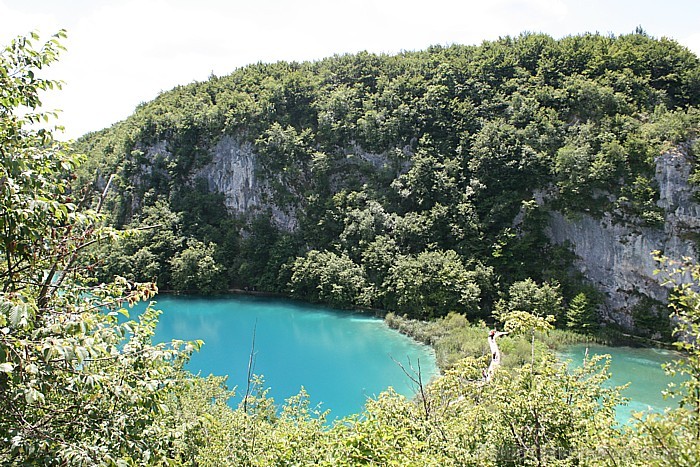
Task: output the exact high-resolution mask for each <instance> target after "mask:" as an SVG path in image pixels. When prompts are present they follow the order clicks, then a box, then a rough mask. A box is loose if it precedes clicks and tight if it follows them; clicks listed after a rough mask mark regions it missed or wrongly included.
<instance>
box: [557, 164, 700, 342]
mask: <svg viewBox="0 0 700 467" xmlns="http://www.w3.org/2000/svg"><path fill="white" fill-rule="evenodd" d="M691 170H692V161H691V160H690V158H689V157H688V156H687V155H686V154H684V153H683V152H681V151H669V152H666V153H665V154H663V155H661V156H659V157H658V158H657V160H656V181H657V183H658V186H659V193H660V199H659V201H658V206H659V207H660V208H662V209H663V211H664V218H665V222H664V226H663V228H652V227H643V226H639V225H634V224H632V223H626V222H621V221H619V220H618V219H616V218H614V217H613V216H612V215H610V214H606V215H604V216H603V217H602V218H594V217H592V216H589V215H586V214H580V215H578V216H576V217H575V218H567V217H565V216H564V215H562V214H561V213H558V212H553V213H551V217H550V222H549V226H548V229H547V234H548V236H549V238H550V240H551V241H552V242H553V243H556V244H569V245H570V246H571V248H572V250H573V252H574V253H575V254H576V256H577V257H578V260H577V263H576V265H577V267H578V268H579V270H580V271H581V272H582V273H583V274H584V275H585V277H586V278H588V280H590V281H591V282H592V283H593V284H594V285H596V286H597V288H598V289H599V290H600V291H602V292H603V293H604V294H605V296H606V302H605V304H604V305H603V309H602V312H603V315H604V317H606V318H607V319H609V320H612V321H615V322H617V323H618V324H620V325H622V326H623V327H626V328H630V329H631V328H633V327H634V323H633V320H632V316H631V314H630V311H631V309H632V308H633V307H634V306H635V305H636V304H637V303H638V302H639V300H640V299H641V298H642V297H643V296H646V297H649V298H652V299H654V300H658V301H661V302H663V301H665V300H666V298H667V293H668V291H667V289H666V288H665V287H664V286H662V285H661V279H660V278H659V277H658V276H656V275H654V270H655V269H657V267H658V265H657V264H656V263H655V262H654V260H653V258H652V254H651V252H652V251H654V250H659V251H661V252H662V253H663V254H665V255H666V256H667V257H669V258H675V259H680V258H682V257H691V258H695V259H696V260H697V255H698V253H697V248H698V245H697V243H696V242H697V240H698V234H699V233H700V204H698V202H697V201H696V200H695V198H694V193H695V192H696V191H697V188H694V187H692V186H690V185H689V184H688V176H689V174H690V172H691Z"/></svg>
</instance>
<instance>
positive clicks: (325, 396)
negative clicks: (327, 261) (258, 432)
mask: <svg viewBox="0 0 700 467" xmlns="http://www.w3.org/2000/svg"><path fill="white" fill-rule="evenodd" d="M157 301H158V304H157V308H158V309H160V310H163V314H162V315H161V317H160V321H159V323H158V327H157V329H156V336H155V338H154V341H155V342H164V341H169V340H171V339H184V340H194V339H202V340H203V341H204V346H203V347H202V350H201V351H199V352H198V353H195V354H194V356H193V357H192V360H191V361H190V363H189V365H188V369H189V370H190V371H192V372H194V373H197V372H201V374H202V375H203V376H206V375H209V374H214V375H228V376H229V379H228V385H229V387H230V388H233V387H234V386H238V390H237V391H236V392H237V394H241V393H243V392H245V382H246V376H247V370H248V360H249V357H250V351H251V346H252V341H253V334H254V333H255V368H254V373H255V374H259V375H263V376H264V378H265V386H266V387H269V388H270V393H269V394H268V395H269V396H271V397H274V399H275V401H276V402H278V403H279V402H282V401H283V400H284V399H286V398H288V397H290V396H293V395H295V394H297V393H298V392H299V390H300V388H301V387H302V386H303V387H304V388H305V389H306V391H307V392H308V393H309V395H310V396H311V402H312V404H316V403H319V402H322V403H323V404H322V406H321V408H322V409H324V410H325V409H330V410H331V414H330V419H333V418H335V417H343V416H346V415H349V414H353V413H358V412H360V411H361V410H362V407H363V406H364V403H365V401H366V399H367V397H374V396H376V395H378V394H379V393H380V392H382V391H384V390H385V389H387V388H388V387H389V386H392V387H393V388H394V389H395V390H396V391H397V392H398V393H400V394H404V395H406V396H408V397H411V396H413V394H414V393H415V392H414V389H415V388H414V387H413V385H412V383H411V381H410V380H409V379H408V378H407V377H406V375H405V374H404V373H403V371H402V370H401V368H400V367H399V365H398V364H397V363H396V362H395V361H394V360H397V361H399V362H401V363H402V364H403V365H404V366H405V367H406V368H408V359H409V358H410V361H411V362H412V363H413V364H414V366H415V365H416V363H417V362H418V361H419V360H420V365H421V369H422V374H423V377H424V378H425V380H426V381H427V380H428V379H430V377H431V376H433V375H435V374H436V373H437V366H436V364H435V355H434V352H433V351H432V349H430V348H429V347H427V346H423V345H419V344H417V343H415V342H414V341H412V340H411V339H409V338H407V337H405V336H403V335H401V334H399V333H398V332H396V331H394V330H391V329H389V328H388V327H387V326H386V325H385V324H384V322H383V321H382V320H380V319H377V318H373V317H368V316H366V315H362V314H358V313H352V312H341V311H334V310H329V309H326V308H320V307H314V306H310V305H306V304H301V303H297V302H292V301H285V300H271V299H261V298H255V297H239V296H228V297H223V298H211V297H207V298H197V297H179V296H159V297H158V299H157ZM392 359H394V360H392ZM239 400H240V399H238V400H236V401H235V402H236V403H237V402H238V401H239Z"/></svg>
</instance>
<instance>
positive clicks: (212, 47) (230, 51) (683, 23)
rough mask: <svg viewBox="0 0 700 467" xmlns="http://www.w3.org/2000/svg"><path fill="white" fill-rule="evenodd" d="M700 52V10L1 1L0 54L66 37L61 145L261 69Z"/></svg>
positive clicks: (530, 3) (564, 4)
mask: <svg viewBox="0 0 700 467" xmlns="http://www.w3.org/2000/svg"><path fill="white" fill-rule="evenodd" d="M640 25H641V26H642V27H643V28H644V30H645V31H646V32H647V33H648V34H650V35H651V36H654V37H670V38H673V39H675V40H676V41H678V42H679V43H681V44H683V45H685V46H687V47H688V48H690V49H691V50H693V51H694V52H695V53H696V54H700V1H698V0H666V1H664V2H659V1H658V0H580V1H578V0H480V1H473V0H424V1H417V0H295V1H293V2H292V1H285V0H247V1H241V0H65V1H64V0H0V45H2V46H4V45H6V44H8V43H9V41H10V39H11V38H13V37H14V36H17V35H26V34H27V33H28V32H29V31H33V30H36V31H38V32H39V33H40V34H41V35H42V37H48V36H50V35H51V34H53V33H54V32H56V31H57V30H58V29H60V28H65V29H67V30H68V39H67V40H66V41H64V45H65V46H66V47H67V48H68V50H67V52H64V54H63V55H62V57H61V59H60V61H59V62H58V63H57V64H55V65H54V66H52V67H51V70H50V73H51V75H52V76H53V77H55V78H58V79H61V80H63V81H65V82H66V85H65V87H64V89H63V90H62V91H57V92H56V91H54V92H52V93H50V94H48V95H47V96H45V98H44V104H45V107H47V108H50V109H60V110H62V114H61V117H60V121H59V123H61V124H63V125H64V126H65V127H66V133H65V138H77V137H79V136H80V135H82V134H84V133H86V132H88V131H94V130H99V129H102V128H104V127H107V126H110V125H112V124H113V123H115V122H117V121H119V120H123V119H124V118H126V117H127V116H129V115H130V114H131V113H132V112H133V111H134V108H135V107H136V106H137V105H138V104H140V103H142V102H146V101H149V100H151V99H153V98H155V97H156V96H157V95H158V94H159V93H160V92H162V91H167V90H169V89H171V88H173V87H174V86H176V85H178V84H187V83H191V82H193V81H203V80H206V79H207V78H208V77H209V76H210V75H211V74H212V73H214V74H216V75H218V76H222V75H226V74H229V73H231V72H232V71H234V70H235V69H236V68H240V67H242V66H245V65H248V64H250V63H255V62H260V61H262V62H274V61H278V60H296V61H302V60H315V59H320V58H323V57H326V56H329V55H333V54H336V53H339V54H341V53H354V52H358V51H362V50H367V51H370V52H376V53H381V52H386V53H396V52H400V51H402V50H420V49H424V48H426V47H428V46H430V45H436V44H439V45H450V44H479V43H481V42H482V41H484V40H493V39H497V38H498V37H499V36H506V35H510V36H516V35H518V34H520V33H521V32H524V31H531V32H543V33H547V34H550V35H552V36H553V37H555V38H560V37H563V36H566V35H571V34H580V33H585V32H600V33H602V34H610V33H611V34H615V35H620V34H627V33H632V32H634V30H635V28H636V27H637V26H640Z"/></svg>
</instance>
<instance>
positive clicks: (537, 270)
mask: <svg viewBox="0 0 700 467" xmlns="http://www.w3.org/2000/svg"><path fill="white" fill-rule="evenodd" d="M699 101H700V62H699V60H698V57H697V56H695V55H694V54H692V53H691V52H689V51H688V50H687V49H685V48H684V47H682V46H680V45H678V44H677V43H676V42H674V41H672V40H668V39H660V40H659V39H655V38H652V37H649V36H648V35H646V34H645V33H644V32H643V31H641V30H638V31H637V32H636V33H634V34H629V35H623V36H619V37H614V36H604V35H598V34H595V35H594V34H586V35H580V36H570V37H565V38H563V39H560V40H555V39H553V38H551V37H549V36H547V35H543V34H532V33H526V34H522V35H520V36H518V37H505V38H502V39H500V40H498V41H494V42H484V43H483V44H481V45H479V46H460V45H454V46H450V47H439V46H436V47H431V48H429V49H428V50H425V51H420V52H406V53H402V54H399V55H393V56H392V55H374V54H369V53H359V54H356V55H341V56H334V57H330V58H326V59H323V60H319V61H316V62H304V63H295V62H292V63H287V62H279V63H273V64H263V63H260V64H256V65H251V66H248V67H245V68H242V69H239V70H237V71H235V72H234V73H232V74H231V75H229V76H225V77H216V76H212V77H211V78H210V79H209V80H208V81H206V82H202V83H193V84H190V85H186V86H181V87H178V88H176V89H174V90H172V91H168V92H165V93H163V94H161V95H160V96H158V97H157V98H156V99H155V100H154V101H152V102H148V103H144V104H143V105H141V106H140V107H139V108H138V109H137V110H136V112H135V113H134V115H133V116H131V117H130V118H129V119H127V120H125V121H123V122H121V123H118V124H117V125H115V126H114V127H112V128H109V129H107V130H104V131H101V132H98V133H94V134H90V135H88V136H86V137H84V138H83V139H82V140H81V141H80V142H79V145H78V147H79V149H80V150H82V151H83V152H85V153H86V154H88V163H87V166H86V170H85V171H84V172H83V174H84V175H83V177H84V180H86V182H90V181H96V182H97V183H96V184H97V185H98V186H99V187H104V183H105V180H106V179H107V177H108V176H109V175H110V174H116V175H117V177H116V180H115V181H114V183H113V184H112V188H113V190H112V193H113V196H112V198H111V199H110V200H109V202H108V207H109V210H110V212H111V215H112V221H113V223H114V225H116V226H119V227H121V226H131V227H148V226H151V225H158V226H159V227H158V228H157V229H152V230H146V231H144V233H143V234H142V235H140V236H136V237H132V238H130V239H128V241H125V242H123V243H122V244H121V245H120V246H119V248H116V249H115V248H114V247H113V246H111V245H110V246H109V247H108V250H106V251H100V252H98V254H97V257H99V258H101V259H102V261H100V262H99V264H98V269H99V274H100V277H102V278H105V279H106V278H108V277H110V276H111V275H113V274H115V273H118V274H122V275H126V276H127V277H129V278H131V279H135V280H156V281H157V283H158V285H159V286H160V287H161V288H163V289H169V290H177V291H188V292H203V293H211V292H215V291H223V290H227V289H229V288H241V289H243V288H248V289H257V290H265V291H272V292H282V293H287V294H291V295H292V296H295V297H299V298H302V299H305V300H311V301H320V302H325V303H329V304H332V305H334V306H340V307H372V308H380V309H385V310H390V311H396V312H398V313H400V314H408V315H410V316H413V317H421V318H425V317H434V316H442V315H445V314H446V313H448V312H449V311H459V312H461V313H466V314H467V315H468V316H469V317H472V318H473V317H481V318H488V317H489V316H491V314H492V311H493V310H494V308H495V306H496V304H497V302H498V301H499V300H506V301H507V300H509V295H508V290H509V288H510V287H511V286H512V285H513V284H517V283H519V282H522V281H526V280H531V281H534V283H535V288H537V287H542V288H550V289H552V290H555V291H556V294H559V295H561V296H562V297H563V298H564V301H565V305H567V306H568V305H569V304H570V303H571V301H572V300H573V298H574V297H577V296H579V298H581V294H583V299H585V300H586V302H587V303H589V304H590V306H591V307H595V304H596V303H597V301H599V298H600V297H598V296H597V295H596V291H595V290H594V289H593V288H591V287H590V286H589V285H587V284H586V282H585V280H583V278H581V277H578V276H577V275H575V274H572V271H571V269H570V268H569V265H570V263H571V260H572V255H571V254H570V253H569V251H568V250H567V249H566V248H565V247H561V246H559V247H555V246H552V245H551V244H550V243H549V241H548V239H547V238H546V237H545V235H544V233H543V228H544V227H545V225H546V222H547V212H548V211H549V210H552V209H554V210H558V211H560V212H564V213H567V215H572V216H575V215H576V213H577V212H586V213H588V214H592V215H600V214H601V213H603V212H611V213H613V215H614V217H615V218H616V219H618V220H619V221H624V222H627V223H632V224H636V225H643V226H661V225H663V222H664V218H663V212H662V211H661V209H660V208H659V207H658V206H657V205H656V201H657V200H658V197H659V193H658V186H657V184H656V180H655V179H654V169H655V165H654V160H655V158H656V157H657V156H658V155H659V154H660V153H661V152H662V151H663V150H664V149H667V148H670V147H673V146H677V145H685V146H683V147H684V148H685V149H684V150H685V151H687V152H689V153H691V154H692V153H693V150H694V149H695V148H696V147H695V145H693V144H691V143H692V141H694V138H695V137H696V134H697V130H698V122H700V113H699V112H698V107H697V106H698V103H699ZM226 138H230V139H232V140H233V141H235V142H236V144H238V145H240V146H241V147H243V146H245V145H248V146H247V147H249V148H251V152H252V153H253V154H254V156H255V163H254V164H255V166H254V174H255V177H256V180H258V183H259V184H260V185H261V186H264V188H263V189H261V190H260V195H261V197H262V198H264V199H262V201H261V202H260V203H258V205H257V206H255V207H256V209H247V210H246V209H239V210H233V211H232V210H230V209H229V210H227V209H226V207H225V203H226V199H225V194H223V193H218V192H216V190H215V189H212V187H211V186H210V184H208V183H207V181H206V176H205V175H203V174H206V171H207V170H212V169H211V168H210V167H209V166H208V165H207V164H209V163H210V162H211V160H212V158H213V157H214V155H213V152H214V150H215V149H214V148H215V147H216V144H217V143H218V142H219V141H222V140H223V139H226ZM696 174H697V172H696ZM694 178H695V179H697V178H698V176H697V175H695V177H694ZM98 191H99V190H98ZM281 216H282V217H283V218H284V219H286V220H287V221H286V222H281V221H280V218H281ZM290 219H291V221H290ZM579 302H580V301H579ZM565 309H566V307H561V310H562V311H561V315H560V316H557V320H558V322H559V323H560V324H564V323H566V322H568V321H570V320H568V318H567V317H566V316H565V313H566V312H565ZM588 315H590V314H588ZM591 319H593V318H591ZM593 321H595V319H593ZM589 324H590V323H589ZM666 330H667V332H670V328H669V327H668V326H666Z"/></svg>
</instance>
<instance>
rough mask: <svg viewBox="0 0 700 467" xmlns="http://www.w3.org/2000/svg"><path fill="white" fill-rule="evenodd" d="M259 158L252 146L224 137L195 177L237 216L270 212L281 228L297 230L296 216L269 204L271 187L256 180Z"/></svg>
mask: <svg viewBox="0 0 700 467" xmlns="http://www.w3.org/2000/svg"><path fill="white" fill-rule="evenodd" d="M256 163H257V154H256V153H255V152H254V150H253V145H252V144H251V143H248V142H243V143H241V142H240V141H238V140H236V139H235V138H233V137H230V136H224V137H223V138H221V139H220V140H219V142H218V143H217V144H216V146H214V148H213V149H212V150H211V161H210V162H209V163H208V164H206V165H205V166H204V167H202V168H201V169H199V170H198V171H197V172H196V174H195V177H197V178H203V179H204V180H206V182H207V186H208V188H209V191H211V192H218V193H222V194H223V195H224V203H225V204H226V208H227V209H228V210H229V212H231V213H234V214H243V215H248V214H253V213H255V212H261V211H266V210H269V211H270V212H271V214H272V219H273V221H274V222H275V224H277V225H278V226H279V227H280V228H282V229H284V230H287V231H291V230H294V229H295V228H296V226H297V219H296V216H295V215H294V213H293V212H289V211H288V210H287V211H285V210H282V209H280V208H279V207H278V206H275V205H273V204H271V203H268V202H267V201H266V200H268V199H271V195H270V189H269V186H268V185H267V184H266V183H264V182H262V181H260V180H259V178H258V177H257V176H256Z"/></svg>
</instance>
